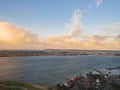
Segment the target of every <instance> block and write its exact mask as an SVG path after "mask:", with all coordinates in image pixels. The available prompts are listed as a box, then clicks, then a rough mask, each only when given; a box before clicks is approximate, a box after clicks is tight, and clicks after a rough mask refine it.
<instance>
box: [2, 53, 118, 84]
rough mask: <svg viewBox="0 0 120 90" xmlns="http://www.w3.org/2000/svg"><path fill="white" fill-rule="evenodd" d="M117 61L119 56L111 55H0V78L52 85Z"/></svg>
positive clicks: (114, 63)
mask: <svg viewBox="0 0 120 90" xmlns="http://www.w3.org/2000/svg"><path fill="white" fill-rule="evenodd" d="M119 63H120V57H112V56H111V57H106V56H84V55H83V56H41V57H40V56H38V57H35V56H33V57H1V58H0V79H2V80H3V79H7V80H19V81H25V82H30V83H34V84H40V85H53V84H56V83H59V82H61V81H64V80H65V79H66V78H67V77H69V76H72V75H73V74H79V73H83V72H87V71H90V70H92V69H94V68H98V69H99V68H106V67H110V66H113V67H114V66H119Z"/></svg>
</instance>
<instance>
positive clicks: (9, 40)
mask: <svg viewBox="0 0 120 90" xmlns="http://www.w3.org/2000/svg"><path fill="white" fill-rule="evenodd" d="M119 9H120V1H119V0H114V1H113V0H59V1H58V0H1V1H0V49H28V50H29V49H30V50H31V49H37V50H39V49H82V50H120V11H119Z"/></svg>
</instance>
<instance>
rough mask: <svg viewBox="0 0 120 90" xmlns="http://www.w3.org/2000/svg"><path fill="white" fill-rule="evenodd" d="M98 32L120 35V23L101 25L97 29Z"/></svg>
mask: <svg viewBox="0 0 120 90" xmlns="http://www.w3.org/2000/svg"><path fill="white" fill-rule="evenodd" d="M95 29H96V30H99V31H101V32H104V33H107V34H112V35H113V34H114V35H116V34H118V33H120V23H113V24H109V25H100V26H97V27H96V28H95Z"/></svg>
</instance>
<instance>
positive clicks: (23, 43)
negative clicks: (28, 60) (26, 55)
mask: <svg viewBox="0 0 120 90" xmlns="http://www.w3.org/2000/svg"><path fill="white" fill-rule="evenodd" d="M37 42H38V36H37V35H35V34H33V33H31V32H29V31H28V30H26V29H24V28H21V27H19V26H15V25H12V24H10V23H8V22H0V47H1V48H7V47H16V48H17V47H19V48H23V47H24V48H26V47H29V46H32V45H35V44H36V43H37ZM5 46H6V47H5Z"/></svg>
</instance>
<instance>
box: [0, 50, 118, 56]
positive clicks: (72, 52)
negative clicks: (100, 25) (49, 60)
mask: <svg viewBox="0 0 120 90" xmlns="http://www.w3.org/2000/svg"><path fill="white" fill-rule="evenodd" d="M76 55H102V56H120V51H107V50H56V49H55V50H54V49H53V50H38V51H35V50H28V51H26V50H0V57H17V56H76Z"/></svg>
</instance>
